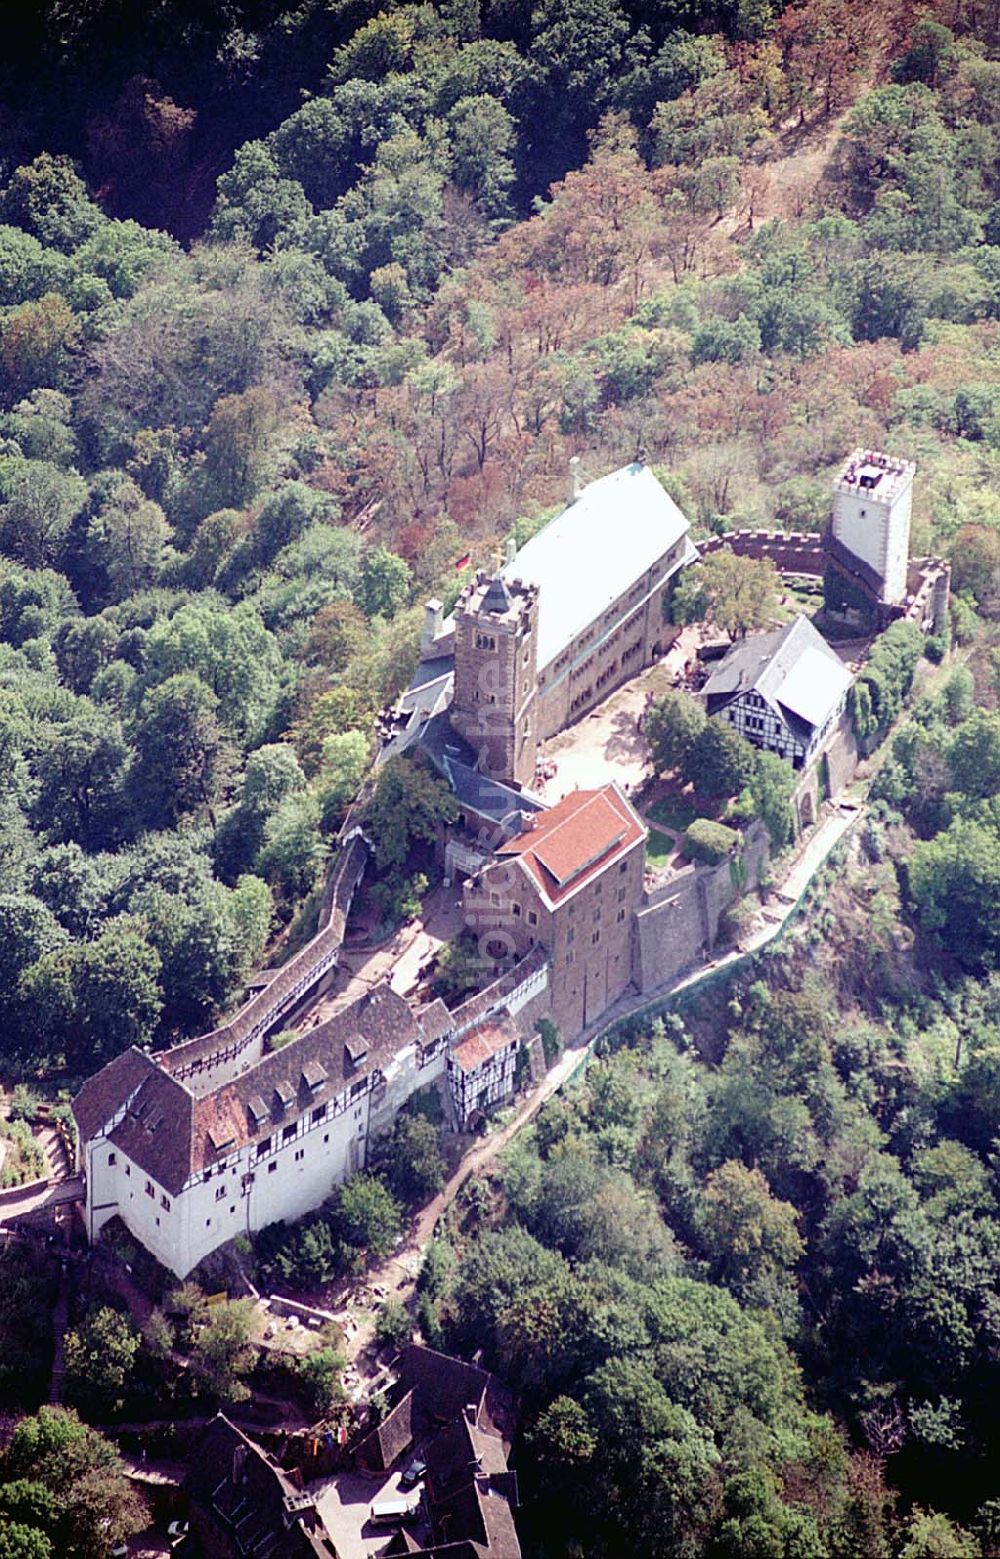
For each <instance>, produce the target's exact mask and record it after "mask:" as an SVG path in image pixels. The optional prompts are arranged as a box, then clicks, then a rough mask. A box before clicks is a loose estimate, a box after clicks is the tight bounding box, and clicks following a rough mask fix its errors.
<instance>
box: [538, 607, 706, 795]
mask: <svg viewBox="0 0 1000 1559" xmlns="http://www.w3.org/2000/svg"><path fill="white" fill-rule="evenodd" d="M700 642H701V632H700V629H699V628H697V627H691V628H683V629H682V630H681V632H680V633H679V634H678V636H677V638H676V639H675V641H674V643H673V644H672V645H671V647H670V649H669V650H668V651H667V653H666V654H665V655H664V656H663V657H662V658H661V659H660V660H658V661H657V663H656V665H655V666H649V667H648V668H647V669H646V670H645V671H643V672H641V673H640V674H639V675H638V676H637V677H633V678H632V680H631V681H630V682H626V683H625V684H624V685H623V686H622V687H620V688H617V689H616V691H615V692H614V693H612V694H611V695H610V696H609V697H608V698H606V699H605V700H604V702H603V704H598V706H597V708H596V709H593V710H591V712H590V714H588V715H584V717H583V719H582V720H579V721H578V722H577V723H576V725H571V726H570V727H569V728H568V729H567V730H565V731H560V732H559V734H558V735H557V736H552V737H550V738H549V740H548V741H547V742H543V743H542V745H541V747H540V748H539V754H538V762H539V766H540V768H541V769H542V770H543V771H546V770H551V769H552V768H553V767H554V769H555V772H554V774H551V777H550V778H548V779H546V780H544V781H542V782H541V783H540V784H536V785H535V787H534V789H535V793H536V794H537V795H538V796H540V797H541V799H542V800H543V801H544V802H545V803H546V804H547V805H548V806H554V805H555V803H556V802H557V801H561V800H562V799H563V797H564V796H568V795H569V794H570V792H571V791H574V790H592V789H596V788H597V787H598V786H600V785H607V784H608V783H609V781H614V783H615V784H617V785H618V786H619V787H620V789H621V790H622V791H624V793H625V794H626V795H632V794H634V792H635V791H637V790H638V789H639V786H640V785H641V784H642V782H643V781H644V780H645V779H646V777H647V774H648V770H649V752H648V749H647V747H646V742H645V739H644V738H643V735H642V733H641V731H640V729H639V724H640V721H641V719H642V716H643V714H644V713H645V711H646V708H647V706H648V705H649V704H650V703H651V702H653V701H655V700H656V699H657V698H662V697H663V695H664V693H666V692H667V691H668V689H669V688H672V687H675V686H676V685H677V683H678V682H679V681H680V680H681V678H682V677H683V674H684V668H685V666H686V665H687V663H688V662H689V661H690V660H691V659H693V657H694V656H695V654H696V653H697V649H698V645H699V643H700Z"/></svg>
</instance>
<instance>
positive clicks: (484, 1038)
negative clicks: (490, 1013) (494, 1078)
mask: <svg viewBox="0 0 1000 1559" xmlns="http://www.w3.org/2000/svg"><path fill="white" fill-rule="evenodd" d="M520 1042H521V1035H520V1032H519V1030H518V1027H517V1024H516V1023H515V1022H514V1020H513V1018H512V1017H510V1016H509V1014H508V1013H506V1012H501V1013H497V1014H496V1015H495V1016H494V1017H492V1018H486V1019H485V1021H484V1022H482V1023H477V1024H476V1026H475V1028H471V1029H470V1030H469V1032H468V1033H467V1034H465V1035H463V1037H462V1038H461V1039H460V1040H459V1042H458V1044H457V1045H456V1046H455V1048H454V1050H453V1051H452V1053H451V1054H452V1058H453V1060H454V1061H455V1064H456V1066H460V1067H461V1068H462V1071H463V1072H474V1071H475V1070H476V1067H477V1066H482V1064H483V1062H484V1061H488V1060H489V1059H490V1057H491V1056H495V1055H496V1054H497V1052H498V1051H500V1050H506V1049H507V1047H508V1046H509V1045H518V1044H520Z"/></svg>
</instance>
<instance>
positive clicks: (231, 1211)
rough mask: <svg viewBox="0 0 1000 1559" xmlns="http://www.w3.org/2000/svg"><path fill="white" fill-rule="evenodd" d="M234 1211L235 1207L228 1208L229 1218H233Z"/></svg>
mask: <svg viewBox="0 0 1000 1559" xmlns="http://www.w3.org/2000/svg"><path fill="white" fill-rule="evenodd" d="M235 1211H236V1208H235V1207H230V1209H229V1216H230V1218H231V1217H232V1216H233V1213H234V1212H235Z"/></svg>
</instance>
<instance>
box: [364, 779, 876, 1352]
mask: <svg viewBox="0 0 1000 1559" xmlns="http://www.w3.org/2000/svg"><path fill="white" fill-rule="evenodd" d="M863 812H864V808H863V807H862V806H860V805H851V804H841V805H839V806H838V805H836V804H832V805H831V806H830V810H829V811H828V812H827V814H826V815H825V816H824V817H822V818H821V821H820V822H819V824H818V826H817V827H816V829H815V831H814V832H813V833H812V835H811V836H810V838H809V839H808V841H807V842H806V844H805V845H804V846H803V848H802V849H801V850H800V851H799V853H798V854H797V855H796V856H795V858H794V859H793V860H792V862H791V863H790V865H789V867H788V870H787V871H786V872H785V874H784V876H783V878H782V881H781V885H780V887H779V888H777V889H776V890H775V892H774V893H773V894H772V902H771V903H770V904H769V906H768V918H767V920H766V922H765V923H764V924H763V925H762V926H761V927H760V928H759V929H758V930H757V931H755V932H754V933H752V934H751V935H750V936H748V937H746V938H745V939H744V940H743V942H742V943H741V945H740V946H739V947H737V948H734V949H733V950H732V951H731V952H728V953H724V954H722V955H721V956H720V957H719V958H716V959H713V960H712V961H711V962H710V963H707V964H699V965H698V966H697V967H696V968H693V969H689V970H688V971H687V972H686V973H684V974H682V975H681V976H679V977H678V978H676V979H674V980H670V981H667V982H665V983H664V984H663V985H662V986H659V987H656V988H654V989H653V990H651V991H645V992H643V993H642V995H639V994H638V993H633V994H630V995H626V996H623V997H622V998H621V999H620V1000H619V1001H617V1002H616V1003H615V1005H614V1006H613V1007H610V1008H609V1009H608V1011H607V1012H606V1013H604V1014H603V1016H602V1018H601V1020H600V1022H599V1023H596V1024H593V1025H592V1026H591V1027H590V1028H589V1029H585V1030H584V1032H583V1033H582V1034H581V1035H580V1037H579V1039H578V1040H577V1041H576V1043H575V1044H574V1045H572V1046H569V1047H568V1048H567V1049H566V1050H565V1051H564V1052H563V1054H562V1056H561V1057H560V1058H559V1060H558V1062H557V1063H556V1065H555V1066H554V1067H553V1068H552V1070H551V1071H550V1072H548V1073H546V1076H545V1078H544V1079H543V1081H542V1082H541V1083H540V1084H539V1086H538V1087H537V1088H536V1089H534V1091H533V1092H532V1093H531V1095H530V1096H529V1097H528V1098H527V1099H525V1100H524V1101H523V1102H522V1103H521V1104H520V1105H519V1107H518V1108H517V1109H516V1110H515V1112H514V1114H513V1115H512V1116H511V1118H510V1120H508V1121H507V1122H505V1124H504V1125H503V1126H500V1127H498V1128H497V1129H496V1130H495V1131H492V1132H491V1133H490V1135H489V1136H488V1137H486V1138H485V1139H484V1141H483V1142H482V1143H480V1144H479V1145H478V1146H477V1147H475V1148H473V1149H472V1150H471V1152H469V1153H467V1154H466V1155H465V1157H464V1158H463V1159H462V1162H461V1163H460V1164H459V1166H458V1168H457V1169H456V1170H455V1172H454V1173H453V1174H452V1175H451V1177H450V1178H449V1180H448V1181H447V1182H446V1184H445V1185H444V1186H443V1187H442V1189H441V1190H440V1191H439V1192H438V1194H437V1195H436V1196H435V1197H434V1198H433V1199H432V1200H431V1201H430V1202H428V1204H427V1206H426V1207H424V1208H422V1209H421V1211H420V1213H419V1215H418V1216H417V1218H416V1220H415V1222H414V1223H413V1225H412V1227H411V1229H410V1232H409V1235H408V1237H407V1239H406V1242H405V1244H404V1245H403V1246H402V1247H401V1248H400V1249H399V1250H398V1251H396V1252H395V1253H394V1254H393V1255H392V1256H391V1257H389V1258H388V1260H387V1261H385V1262H384V1263H383V1264H382V1266H381V1267H379V1268H378V1269H377V1270H376V1271H374V1272H369V1273H368V1274H367V1275H366V1277H365V1280H364V1286H365V1288H366V1289H368V1290H369V1291H371V1290H372V1289H376V1288H382V1289H384V1290H388V1291H390V1292H392V1293H394V1294H395V1296H396V1297H397V1298H398V1299H400V1300H402V1301H405V1300H407V1299H408V1298H409V1297H410V1295H411V1294H412V1293H413V1291H414V1288H415V1285H416V1275H417V1272H418V1270H419V1266H420V1262H421V1260H422V1258H423V1254H424V1251H425V1250H426V1248H427V1246H428V1245H429V1244H430V1242H431V1240H432V1239H433V1238H434V1230H435V1228H436V1226H437V1224H438V1222H439V1220H440V1219H441V1218H442V1217H443V1216H444V1214H445V1213H446V1212H447V1210H448V1208H449V1207H450V1206H451V1204H452V1202H454V1200H455V1198H456V1197H457V1196H458V1194H459V1192H460V1191H461V1190H462V1187H463V1186H464V1185H465V1184H466V1182H467V1181H468V1180H471V1179H473V1178H475V1177H477V1176H479V1175H481V1174H482V1172H483V1171H484V1170H485V1169H486V1167H487V1166H488V1165H489V1164H491V1163H492V1162H493V1160H494V1159H496V1157H497V1156H498V1155H499V1154H500V1153H502V1152H503V1150H504V1149H505V1148H506V1147H507V1145H508V1144H509V1143H510V1142H511V1141H512V1140H513V1138H514V1137H516V1136H517V1133H518V1132H519V1131H521V1130H523V1128H524V1127H525V1126H526V1125H527V1124H528V1122H529V1121H531V1120H532V1119H533V1118H534V1116H535V1115H537V1114H538V1111H539V1110H540V1109H541V1108H542V1106H543V1105H544V1104H546V1103H547V1102H548V1100H549V1099H551V1098H552V1096H553V1095H554V1094H556V1093H558V1092H559V1090H560V1089H561V1088H563V1087H564V1086H565V1084H566V1083H567V1082H569V1080H570V1079H571V1078H572V1077H574V1076H575V1075H576V1073H577V1072H578V1071H579V1070H580V1069H581V1068H582V1067H584V1066H585V1065H586V1063H587V1060H588V1058H589V1057H590V1055H591V1053H592V1051H593V1049H594V1046H595V1045H596V1043H597V1041H598V1040H599V1039H600V1037H601V1035H602V1034H606V1033H607V1032H608V1030H609V1029H613V1028H614V1027H615V1025H616V1024H617V1023H620V1022H622V1020H623V1019H625V1018H630V1017H634V1016H635V1015H636V1014H637V1013H641V1012H644V1011H652V1010H654V1009H656V1008H657V1007H660V1006H662V1004H663V1003H664V1002H665V1001H666V1000H668V999H669V998H670V997H671V996H675V995H678V994H679V993H680V992H681V991H686V990H691V989H692V988H693V987H695V986H697V985H699V984H700V983H701V982H702V981H703V980H706V979H709V978H712V979H715V978H716V977H717V976H718V973H719V970H720V969H725V968H726V967H728V966H730V965H733V964H737V963H740V962H741V961H742V960H743V959H745V958H749V957H751V956H752V955H753V954H755V953H757V952H759V951H760V949H761V948H762V947H764V946H766V945H767V943H768V942H772V941H773V940H774V939H775V937H777V936H780V934H781V932H782V931H783V930H784V929H785V926H786V925H787V923H788V921H789V919H790V918H791V916H792V915H793V913H794V912H795V910H797V908H798V906H799V904H800V903H801V900H802V896H803V894H804V893H805V891H806V889H807V888H808V887H809V884H810V883H811V881H812V879H813V877H814V876H815V875H816V872H817V871H818V870H819V868H820V867H821V866H822V865H823V863H824V861H825V860H826V858H827V856H828V855H829V854H830V852H831V851H832V850H833V849H834V848H835V846H836V845H838V844H839V843H840V841H841V839H843V837H844V835H845V834H846V833H847V832H848V830H849V829H850V828H852V827H853V826H854V824H855V823H857V822H858V820H859V818H860V817H861V816H863ZM372 1333H373V1326H372V1324H370V1323H369V1324H361V1325H358V1326H357V1328H356V1329H355V1330H354V1331H353V1332H352V1333H351V1334H350V1336H349V1337H347V1338H345V1350H346V1352H347V1354H348V1356H349V1358H350V1359H352V1360H353V1359H356V1358H357V1355H358V1354H359V1353H360V1352H361V1351H362V1350H363V1349H364V1348H365V1346H366V1345H367V1344H368V1343H369V1342H370V1341H371V1338H372Z"/></svg>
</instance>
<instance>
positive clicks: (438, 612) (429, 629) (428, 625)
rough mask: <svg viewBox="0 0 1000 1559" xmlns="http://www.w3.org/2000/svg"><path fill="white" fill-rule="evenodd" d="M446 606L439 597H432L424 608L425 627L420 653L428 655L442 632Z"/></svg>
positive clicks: (421, 638)
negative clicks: (442, 617)
mask: <svg viewBox="0 0 1000 1559" xmlns="http://www.w3.org/2000/svg"><path fill="white" fill-rule="evenodd" d="M443 612H444V605H443V603H442V602H441V601H439V600H438V599H437V597H436V596H435V597H432V598H431V600H429V601H428V602H427V604H426V606H425V607H424V626H423V632H422V633H421V635H420V653H421V655H426V654H427V652H428V651H429V650H430V648H431V646H432V645H433V643H434V640H435V639H436V638H437V636H438V634H439V632H440V631H441V616H442V613H443Z"/></svg>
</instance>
